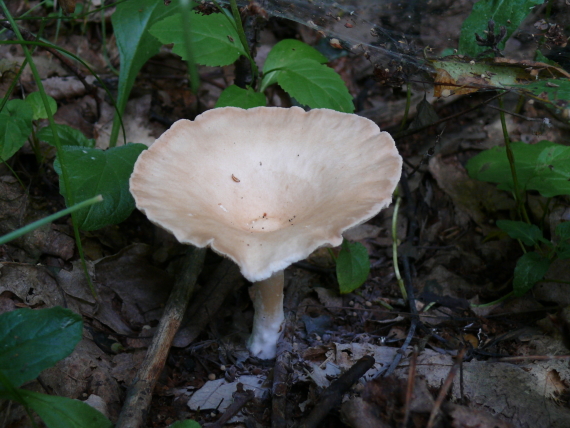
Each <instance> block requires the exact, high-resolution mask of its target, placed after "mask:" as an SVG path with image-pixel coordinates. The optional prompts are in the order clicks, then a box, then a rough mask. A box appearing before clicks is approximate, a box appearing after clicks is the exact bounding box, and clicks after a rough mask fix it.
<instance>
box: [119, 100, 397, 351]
mask: <svg viewBox="0 0 570 428" xmlns="http://www.w3.org/2000/svg"><path fill="white" fill-rule="evenodd" d="M401 169H402V159H401V157H400V155H399V154H398V151H397V150H396V146H395V143H394V140H393V139H392V137H390V135H389V134H388V133H386V132H380V129H379V128H378V126H377V125H376V124H375V123H374V122H372V121H370V120H368V119H366V118H363V117H360V116H357V115H353V114H346V113H339V112H337V111H333V110H326V109H316V110H311V111H309V112H305V111H304V110H303V109H301V108H298V107H292V108H288V109H285V108H277V107H257V108H252V109H249V110H243V109H239V108H235V107H225V108H219V109H214V110H209V111H206V112H205V113H202V114H201V115H199V116H197V117H196V119H195V120H194V121H190V120H185V119H182V120H179V121H177V122H176V123H174V125H172V127H171V128H170V129H169V130H167V131H166V132H165V133H164V134H163V135H162V136H161V137H160V138H158V140H156V142H155V143H154V144H153V145H152V146H151V147H150V148H149V149H148V150H146V151H145V152H143V153H142V154H141V155H140V157H139V158H138V160H137V162H136V164H135V167H134V172H133V174H132V176H131V179H130V189H131V193H132V194H133V196H134V198H135V201H136V205H137V208H138V209H139V210H141V211H143V212H144V213H145V214H146V215H147V217H148V218H149V219H150V220H151V221H152V222H153V223H155V224H157V225H159V226H161V227H163V228H165V229H167V230H168V231H170V232H172V233H173V234H174V236H176V238H177V239H178V240H179V241H180V242H182V243H188V244H193V245H195V246H198V247H205V246H210V247H211V248H212V249H213V250H214V251H216V252H217V253H219V254H222V255H224V256H227V257H229V258H231V259H232V260H233V261H234V262H236V263H237V264H238V266H239V267H240V270H241V273H242V274H243V276H244V277H245V278H246V279H248V280H249V281H251V282H252V283H253V286H252V287H251V288H250V295H251V296H252V299H253V301H254V309H255V316H254V321H253V331H252V334H251V336H250V339H249V341H248V348H249V350H250V351H251V353H252V354H253V355H254V356H257V357H258V358H262V359H270V358H274V357H275V353H276V345H277V340H278V338H279V334H280V332H281V327H282V323H283V319H284V317H283V282H284V279H283V278H284V275H283V270H284V269H285V268H286V267H288V266H289V265H290V264H291V263H293V262H296V261H299V260H302V259H304V258H306V257H307V256H309V254H311V253H312V252H313V251H314V250H315V249H317V248H319V247H321V246H325V245H329V246H337V245H340V244H341V243H342V233H343V232H344V231H345V230H347V229H349V228H351V227H353V226H357V225H359V224H361V223H364V222H365V221H367V220H369V219H370V218H372V217H373V216H375V215H376V214H377V213H378V212H379V211H380V210H381V209H383V208H385V207H386V206H388V205H389V204H390V202H391V200H392V192H393V191H394V189H395V187H396V185H397V183H398V180H399V178H400V173H401Z"/></svg>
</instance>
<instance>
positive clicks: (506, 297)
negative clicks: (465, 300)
mask: <svg viewBox="0 0 570 428" xmlns="http://www.w3.org/2000/svg"><path fill="white" fill-rule="evenodd" d="M514 294H515V292H514V291H511V292H510V293H508V294H506V295H504V296H503V297H501V298H499V299H497V300H494V301H493V302H489V303H483V304H481V305H473V304H472V305H471V307H472V308H486V307H489V306H493V305H496V304H497V303H501V302H502V301H503V300H507V299H508V298H509V297H512V296H514Z"/></svg>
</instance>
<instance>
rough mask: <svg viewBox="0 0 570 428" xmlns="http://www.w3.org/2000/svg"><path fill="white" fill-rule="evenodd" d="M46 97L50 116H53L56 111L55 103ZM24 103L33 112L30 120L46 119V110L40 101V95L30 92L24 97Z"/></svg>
mask: <svg viewBox="0 0 570 428" xmlns="http://www.w3.org/2000/svg"><path fill="white" fill-rule="evenodd" d="M46 97H47V99H48V104H49V108H50V110H51V114H55V112H56V111H57V103H56V102H55V100H54V99H53V98H52V97H50V96H49V95H46ZM25 101H26V102H27V103H28V104H29V105H30V107H31V108H32V111H33V116H32V119H33V120H38V119H47V118H48V115H47V112H46V108H45V106H44V102H43V100H42V95H41V94H40V93H39V92H32V93H31V94H30V95H28V96H27V97H26V100H25Z"/></svg>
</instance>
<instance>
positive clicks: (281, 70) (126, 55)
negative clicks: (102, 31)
mask: <svg viewBox="0 0 570 428" xmlns="http://www.w3.org/2000/svg"><path fill="white" fill-rule="evenodd" d="M184 10H185V9H184V8H183V7H181V4H180V2H176V3H175V2H173V3H171V4H170V5H169V6H164V5H163V4H162V3H161V2H156V1H154V0H143V1H140V2H125V3H121V4H119V5H118V6H117V11H116V12H115V14H114V15H113V18H112V19H113V25H114V28H115V35H116V38H117V45H118V47H119V52H120V55H121V74H120V77H119V94H118V102H117V105H118V112H119V113H122V111H123V110H124V107H125V105H126V101H127V98H128V94H129V92H130V90H131V88H132V85H133V83H134V80H135V77H136V75H137V73H138V72H139V70H140V68H141V67H142V65H143V64H144V63H145V62H146V61H147V60H148V59H149V58H150V57H151V56H153V55H155V54H156V53H158V51H159V49H160V47H161V46H162V44H170V43H173V44H174V47H173V52H174V53H176V54H178V55H180V56H181V57H182V58H183V59H186V60H189V59H190V58H189V47H191V49H190V51H191V52H194V53H193V54H192V58H191V60H192V61H193V62H196V63H198V64H202V65H208V66H226V65H230V64H232V63H234V62H235V61H236V60H237V59H238V58H239V57H240V56H244V57H246V58H248V59H249V60H250V64H251V66H252V68H253V74H254V76H257V74H258V71H257V66H256V65H255V62H254V61H253V58H252V57H251V54H250V51H249V47H248V46H247V43H246V41H245V34H244V33H243V28H242V27H241V21H240V20H238V19H236V14H235V13H233V12H230V11H228V10H226V9H221V11H220V13H214V14H211V15H202V14H200V13H198V12H196V11H192V12H190V13H188V21H189V22H183V19H184V15H185V13H184ZM237 17H239V14H238V15H237ZM186 31H188V32H189V34H186ZM187 39H188V40H189V42H190V43H189V44H188V43H186V41H187ZM189 45H190V46H189ZM326 62H328V60H327V58H326V57H324V56H323V55H322V54H320V53H319V52H318V51H317V50H315V49H314V48H312V47H310V46H308V45H306V44H304V43H302V42H300V41H297V40H283V41H281V42H279V43H278V44H277V45H275V46H274V48H273V49H272V51H271V52H270V53H269V55H268V57H267V60H266V62H265V64H264V66H263V77H262V79H261V81H260V82H259V83H258V84H257V86H258V88H257V90H256V88H252V87H247V88H240V87H238V86H236V85H231V86H229V87H227V88H226V89H225V90H224V91H223V93H222V95H221V96H220V99H219V100H218V102H217V104H216V107H225V106H234V107H242V108H251V107H257V106H262V105H265V104H266V101H265V96H264V95H263V92H264V91H265V90H266V89H267V88H268V87H269V86H271V85H273V84H276V83H277V84H279V85H280V86H281V87H282V88H283V89H284V90H285V91H287V92H288V93H289V94H290V95H291V96H292V97H294V98H295V99H296V100H297V101H298V102H299V103H301V104H305V105H308V106H310V107H314V108H330V109H334V110H338V111H343V112H352V111H354V106H353V104H352V98H351V96H350V94H349V92H348V89H347V88H346V86H345V85H344V82H343V81H342V79H341V78H340V76H339V75H338V74H337V73H336V72H335V71H334V70H332V69H331V68H329V67H327V66H326V65H325V63H326ZM194 80H196V78H194ZM191 84H193V85H194V84H196V82H191ZM117 117H118V116H117ZM118 134H119V122H118V120H116V122H115V123H114V127H113V131H112V134H111V146H113V145H114V144H115V143H116V140H117V137H118Z"/></svg>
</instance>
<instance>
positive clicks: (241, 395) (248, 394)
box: [205, 383, 255, 428]
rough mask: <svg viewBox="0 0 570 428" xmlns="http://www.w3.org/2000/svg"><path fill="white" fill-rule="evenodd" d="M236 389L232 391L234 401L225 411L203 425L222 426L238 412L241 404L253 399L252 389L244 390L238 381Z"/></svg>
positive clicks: (215, 427) (216, 427)
mask: <svg viewBox="0 0 570 428" xmlns="http://www.w3.org/2000/svg"><path fill="white" fill-rule="evenodd" d="M237 389H238V390H237V391H236V392H235V393H234V396H233V398H234V401H233V403H232V404H231V405H230V406H229V407H228V408H227V409H226V411H225V412H224V414H223V415H222V416H221V417H220V419H218V420H217V421H216V422H214V423H213V424H211V425H206V426H205V427H207V428H223V426H224V425H225V424H226V423H227V422H228V421H229V420H230V419H231V418H233V417H234V416H235V415H236V414H237V412H239V411H240V410H241V408H242V407H243V406H245V405H246V404H247V402H248V401H249V400H251V399H253V397H255V394H254V392H253V391H252V390H249V389H248V390H244V389H243V384H241V383H238V385H237Z"/></svg>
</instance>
